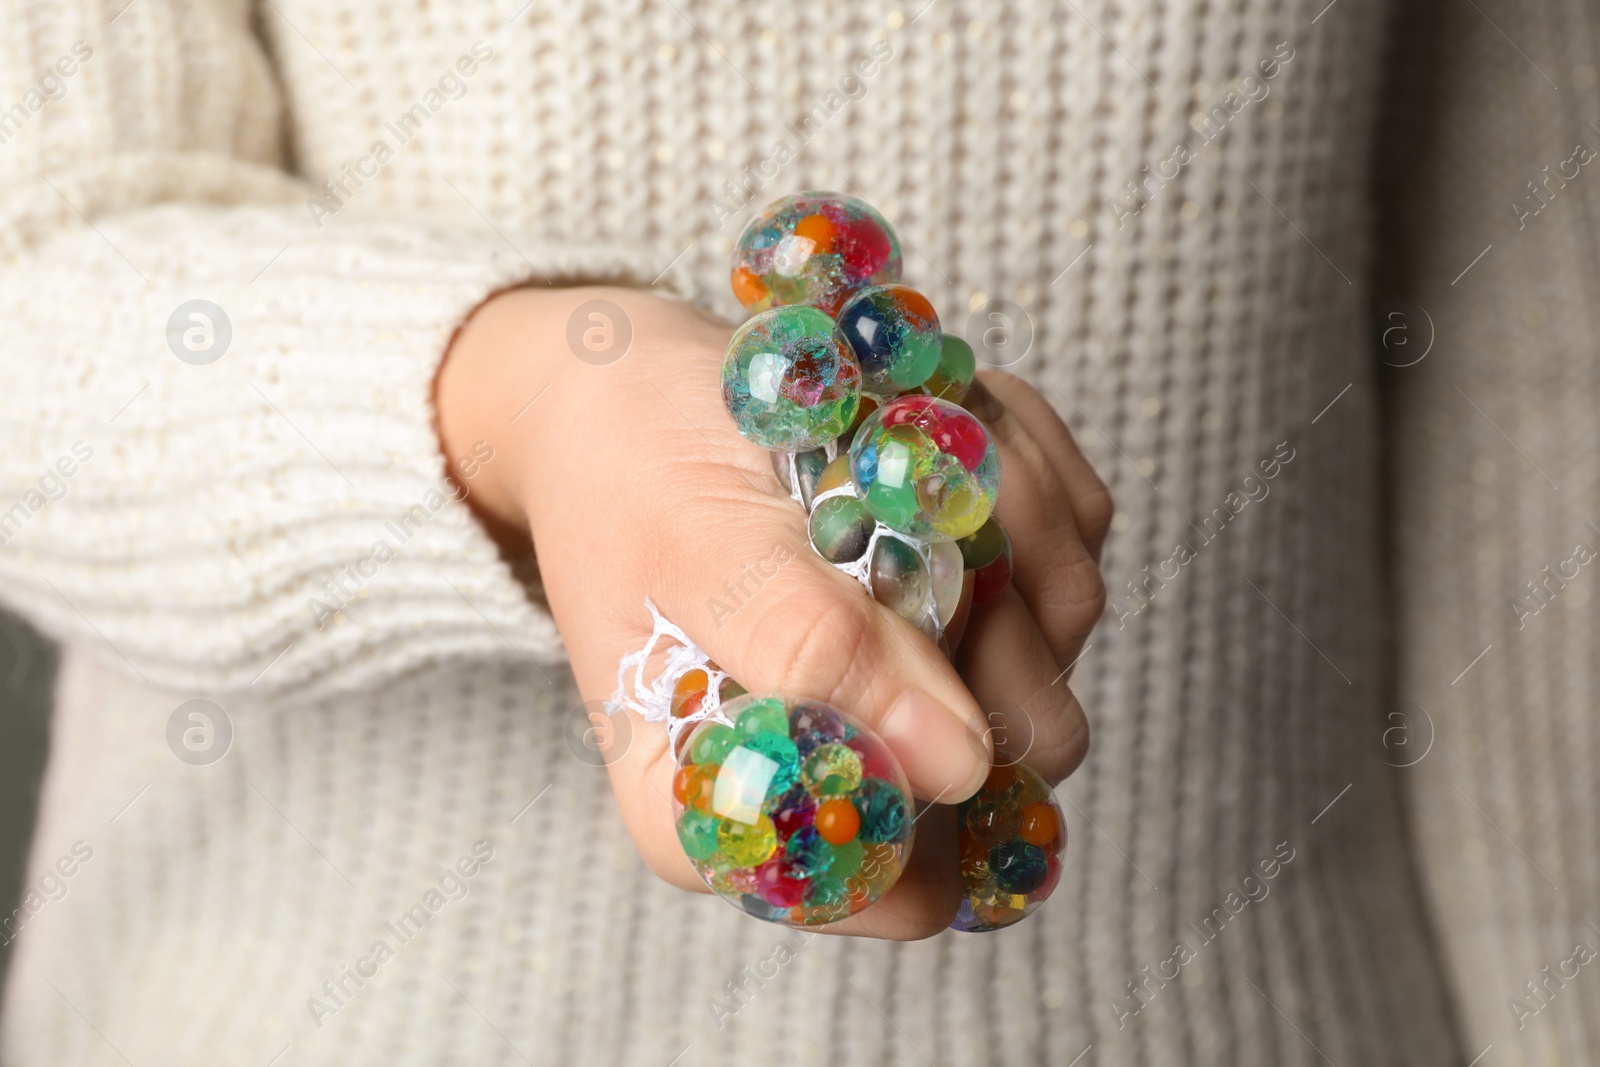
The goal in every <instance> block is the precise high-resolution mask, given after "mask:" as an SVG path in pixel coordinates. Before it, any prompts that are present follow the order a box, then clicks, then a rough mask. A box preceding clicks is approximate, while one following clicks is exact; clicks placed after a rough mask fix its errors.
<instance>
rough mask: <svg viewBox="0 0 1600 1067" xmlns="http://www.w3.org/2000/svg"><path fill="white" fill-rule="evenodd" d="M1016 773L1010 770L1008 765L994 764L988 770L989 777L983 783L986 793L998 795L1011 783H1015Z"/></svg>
mask: <svg viewBox="0 0 1600 1067" xmlns="http://www.w3.org/2000/svg"><path fill="white" fill-rule="evenodd" d="M1016 778H1017V772H1016V771H1014V770H1012V768H1011V764H1009V763H996V764H995V765H994V766H993V767H990V768H989V777H988V778H985V779H984V781H983V789H984V792H986V793H998V792H1000V791H1001V790H1002V789H1004V788H1005V787H1006V786H1008V785H1010V784H1011V783H1012V782H1014V781H1016Z"/></svg>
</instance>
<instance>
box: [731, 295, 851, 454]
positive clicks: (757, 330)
mask: <svg viewBox="0 0 1600 1067" xmlns="http://www.w3.org/2000/svg"><path fill="white" fill-rule="evenodd" d="M860 391H861V367H860V364H858V363H857V362H856V358H855V356H854V355H852V354H851V352H850V349H849V348H848V347H847V346H846V345H845V344H844V342H843V340H842V339H841V338H840V336H839V333H838V330H837V329H836V328H835V326H834V323H833V320H832V319H830V318H829V317H828V316H827V315H825V314H824V313H822V312H821V311H818V310H817V309H816V308H811V307H780V308H773V309H772V310H770V311H763V312H762V313H761V314H759V315H757V316H756V317H755V318H753V319H751V320H749V321H748V322H746V323H745V324H744V325H743V326H741V327H739V329H738V330H737V331H736V332H735V333H734V335H733V338H732V339H731V340H730V341H729V342H728V354H727V356H726V357H725V358H724V359H723V361H722V402H723V403H724V404H726V405H727V407H728V413H729V414H730V415H732V416H733V421H734V424H735V425H736V426H738V428H739V432H740V433H741V434H743V435H744V436H745V437H747V438H748V439H750V440H751V441H754V442H755V443H756V444H758V445H760V446H761V447H762V448H765V449H769V450H771V451H774V452H804V451H807V450H810V449H815V448H819V447H821V446H822V445H823V444H825V443H827V442H829V441H832V440H833V439H834V438H836V437H838V436H839V435H840V434H842V433H843V432H844V431H845V430H847V429H849V428H850V425H851V423H852V421H853V420H854V419H855V415H856V405H857V404H858V403H859V401H860V397H861V392H860Z"/></svg>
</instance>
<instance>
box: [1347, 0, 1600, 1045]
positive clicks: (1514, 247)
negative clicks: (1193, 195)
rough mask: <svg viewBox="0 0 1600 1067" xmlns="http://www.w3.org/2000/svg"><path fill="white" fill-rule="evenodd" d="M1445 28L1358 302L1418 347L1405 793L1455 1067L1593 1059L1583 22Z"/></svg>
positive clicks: (1412, 81) (1396, 85)
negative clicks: (1452, 1014) (1396, 316)
mask: <svg viewBox="0 0 1600 1067" xmlns="http://www.w3.org/2000/svg"><path fill="white" fill-rule="evenodd" d="M1441 7H1442V5H1437V4H1434V3H1431V2H1430V3H1422V4H1418V5H1416V6H1415V7H1413V8H1408V9H1407V11H1406V14H1405V17H1404V19H1403V20H1401V22H1400V24H1399V25H1398V27H1397V33H1396V36H1395V44H1394V48H1393V54H1394V55H1395V56H1397V57H1398V56H1405V57H1406V60H1405V61H1404V62H1397V63H1395V64H1394V65H1393V70H1394V77H1393V83H1392V84H1393V90H1394V91H1393V93H1392V95H1393V96H1395V97H1397V98H1403V99H1409V100H1411V101H1413V104H1412V106H1411V107H1409V108H1408V109H1406V112H1405V115H1406V117H1405V119H1404V120H1403V121H1399V122H1396V123H1394V124H1393V125H1392V126H1391V127H1390V129H1388V130H1387V131H1386V133H1385V136H1384V140H1383V142H1382V144H1383V151H1382V153H1381V164H1380V167H1379V170H1378V173H1379V175H1380V181H1379V185H1378V188H1379V190H1380V192H1381V194H1382V202H1383V203H1384V204H1385V212H1384V217H1383V219H1382V224H1381V226H1380V228H1379V232H1380V233H1382V234H1383V235H1384V236H1383V238H1382V240H1383V241H1384V243H1385V245H1386V252H1387V253H1388V254H1386V255H1385V256H1384V259H1383V269H1382V270H1381V271H1380V272H1379V273H1378V274H1377V276H1376V277H1377V282H1376V292H1375V295H1378V296H1381V297H1382V299H1383V300H1384V301H1392V302H1396V303H1395V306H1400V307H1410V308H1412V309H1424V310H1425V311H1426V314H1427V316H1428V317H1429V318H1431V320H1432V327H1431V331H1432V333H1433V349H1432V351H1431V352H1430V353H1429V355H1428V356H1427V358H1426V359H1424V360H1423V361H1422V362H1420V363H1417V364H1416V365H1415V366H1411V367H1406V368H1404V369H1396V370H1393V371H1390V372H1388V377H1389V378H1390V380H1391V383H1392V386H1393V397H1394V404H1393V410H1394V413H1395V426H1396V429H1397V431H1398V433H1397V435H1396V437H1395V444H1394V459H1395V462H1394V465H1393V469H1394V471H1395V484H1394V501H1395V516H1396V519H1397V521H1396V523H1395V526H1394V529H1395V547H1396V562H1395V573H1396V575H1397V577H1398V588H1399V593H1400V595H1399V608H1400V610H1399V613H1398V620H1399V632H1400V633H1401V634H1402V635H1403V640H1402V641H1401V645H1400V652H1401V655H1400V664H1401V671H1400V675H1399V678H1398V687H1397V695H1398V696H1399V697H1400V698H1402V699H1403V700H1404V701H1405V705H1404V706H1403V708H1402V711H1403V712H1405V713H1406V714H1408V715H1409V716H1410V717H1411V718H1412V719H1414V720H1415V721H1416V722H1417V723H1418V729H1419V733H1422V732H1424V731H1425V732H1426V733H1427V734H1428V736H1430V737H1431V739H1432V743H1433V748H1432V750H1431V751H1430V752H1429V754H1428V755H1427V757H1426V758H1425V759H1422V760H1421V761H1420V762H1418V763H1417V764H1416V766H1415V767H1414V768H1412V769H1410V770H1408V771H1407V772H1406V778H1405V789H1406V794H1407V798H1408V806H1409V807H1410V808H1411V810H1412V812H1413V823H1414V830H1413V837H1414V840H1415V841H1416V846H1417V858H1418V863H1417V866H1418V869H1419V871H1420V872H1421V874H1422V883H1423V887H1424V890H1425V894H1426V900H1427V907H1428V911H1429V914H1430V916H1431V919H1432V922H1433V926H1434V928H1435V930H1436V931H1437V938H1438V943H1439V945H1440V948H1441V950H1442V963H1443V964H1444V973H1445V974H1446V975H1447V977H1448V979H1449V982H1450V991H1451V993H1452V995H1453V998H1454V1001H1455V1003H1456V1004H1457V1006H1458V1014H1459V1018H1460V1020H1461V1025H1462V1032H1463V1035H1464V1036H1463V1046H1464V1049H1465V1051H1466V1053H1467V1055H1468V1056H1469V1057H1470V1056H1472V1055H1476V1054H1477V1053H1478V1052H1479V1051H1480V1050H1482V1049H1484V1048H1485V1047H1488V1046H1491V1045H1492V1046H1493V1049H1494V1051H1493V1052H1491V1053H1489V1055H1488V1056H1487V1057H1485V1062H1486V1063H1487V1062H1491V1059H1497V1060H1498V1062H1502V1063H1508V1064H1528V1065H1536V1064H1555V1063H1564V1064H1574V1063H1593V1062H1596V1057H1600V981H1596V980H1595V976H1594V967H1593V964H1594V963H1596V961H1600V855H1597V851H1596V847H1595V842H1596V837H1597V834H1600V823H1597V819H1600V815H1597V812H1600V806H1597V803H1600V801H1597V795H1596V785H1595V774H1594V767H1595V764H1596V762H1597V761H1600V730H1597V728H1596V725H1595V699H1596V690H1597V685H1600V680H1597V677H1596V674H1595V659H1594V649H1595V642H1596V634H1597V633H1600V596H1596V594H1595V589H1594V586H1593V584H1592V580H1593V578H1594V571H1595V568H1594V567H1593V566H1591V564H1592V563H1593V562H1594V561H1595V560H1596V559H1597V555H1596V553H1597V552H1600V533H1597V532H1596V527H1597V526H1600V468H1597V467H1596V464H1595V462H1594V456H1595V453H1596V448H1597V445H1600V428H1597V424H1596V421H1595V417H1594V412H1595V409H1596V404H1597V403H1600V365H1597V363H1596V361H1595V358H1594V351H1595V331H1596V323H1597V315H1600V312H1597V302H1596V301H1597V291H1596V278H1597V277H1600V273H1597V266H1600V251H1597V244H1596V234H1597V233H1600V181H1596V180H1595V177H1596V175H1595V174H1594V171H1595V169H1596V168H1595V166H1594V163H1595V162H1596V161H1600V129H1597V128H1596V125H1595V124H1596V123H1597V122H1600V92H1597V90H1596V82H1597V74H1596V71H1597V68H1600V12H1597V11H1596V9H1595V8H1594V6H1593V5H1589V4H1578V3H1548V4H1538V5H1532V6H1529V7H1519V6H1516V5H1511V4H1485V5H1484V6H1483V12H1482V15H1481V17H1480V16H1479V15H1476V14H1475V15H1473V16H1471V17H1468V18H1464V19H1462V18H1447V19H1445V20H1444V21H1443V22H1435V23H1433V24H1431V25H1430V24H1429V19H1430V18H1433V17H1435V16H1437V15H1438V14H1440V8H1441ZM1413 313H1414V312H1413ZM1422 329H1429V327H1425V326H1424V327H1422ZM1446 620H1448V621H1446ZM1411 758H1415V757H1411ZM1501 1057H1503V1058H1501Z"/></svg>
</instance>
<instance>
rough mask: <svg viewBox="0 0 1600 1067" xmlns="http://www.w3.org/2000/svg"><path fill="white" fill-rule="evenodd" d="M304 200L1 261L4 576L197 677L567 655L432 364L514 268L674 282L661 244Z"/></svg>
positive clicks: (204, 684)
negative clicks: (373, 214)
mask: <svg viewBox="0 0 1600 1067" xmlns="http://www.w3.org/2000/svg"><path fill="white" fill-rule="evenodd" d="M300 213H301V209H300V208H298V207H293V206H281V207H244V208H226V209H223V208H218V209H208V208H202V207H194V206H165V207H158V208H153V209H149V210H145V211H139V212H136V213H131V214H125V215H121V216H115V217H112V218H106V219H102V220H100V221H99V222H98V223H97V229H96V230H92V231H91V230H75V231H72V232H68V233H64V234H61V235H60V236H58V237H56V238H54V239H53V240H50V241H48V242H46V243H44V244H43V245H41V246H39V247H36V248H35V249H34V251H33V253H32V254H30V255H29V256H28V257H27V258H26V259H25V260H22V261H21V262H18V263H14V264H12V265H10V266H8V267H7V268H5V269H4V270H3V271H0V321H4V322H6V323H7V324H8V328H9V329H10V331H11V336H10V337H9V338H8V339H7V343H6V344H5V346H4V349H3V352H0V395H3V396H5V397H7V401H6V403H5V404H4V405H3V410H0V436H3V437H4V439H5V440H6V441H7V447H6V449H5V450H4V456H3V458H0V592H3V595H4V597H5V599H6V600H7V602H8V603H9V604H11V605H12V606H14V607H15V608H17V609H18V610H20V611H22V612H23V613H25V614H26V615H28V616H29V617H30V618H31V619H32V620H33V621H35V622H36V623H37V624H38V625H39V626H40V627H41V628H43V629H44V630H45V631H46V632H49V633H51V634H52V635H53V636H55V637H57V638H58V639H62V640H66V641H72V642H76V643H78V644H81V645H84V646H85V647H88V648H90V649H96V650H98V651H99V652H100V653H101V654H102V658H104V659H106V660H107V662H109V663H111V664H113V665H114V666H117V667H119V668H122V669H125V670H127V671H130V672H131V673H133V674H134V675H136V676H138V677H141V678H143V679H145V680H147V681H149V682H151V683H155V684H159V685H163V686H168V687H171V688H176V689H182V690H197V691H208V692H213V693H222V692H226V691H229V690H242V689H246V688H249V687H252V686H253V687H254V688H255V689H258V690H267V689H273V690H285V689H307V688H309V689H312V690H341V689H347V688H353V687H361V686H369V685H374V684H377V683H379V682H381V681H382V680H384V679H386V678H388V677H391V676H393V675H396V674H399V673H401V672H404V671H408V670H411V669H414V668H417V667H419V666H422V665H424V664H427V663H430V662H436V661H439V660H442V659H447V658H452V657H494V656H511V657H522V658H524V659H527V660H529V661H530V662H535V663H548V662H553V661H556V660H558V659H559V658H560V656H561V651H560V642H559V637H558V635H557V633H556V630H555V626H554V623H553V622H552V620H551V618H550V616H549V614H548V612H547V611H545V610H543V609H542V608H541V607H539V606H537V605H536V604H535V603H533V602H532V601H530V599H529V597H528V592H527V589H526V587H525V586H524V585H523V584H522V583H521V582H519V581H518V580H517V579H516V577H514V575H513V574H512V572H511V569H510V567H509V566H508V565H507V564H506V563H505V562H504V561H503V560H502V559H501V558H500V556H499V553H498V551H497V549H496V547H495V545H494V543H493V542H492V541H491V540H490V538H489V537H488V536H487V534H486V533H485V531H484V530H483V528H482V527H481V526H480V524H479V523H478V521H477V520H476V518H475V517H474V515H473V514H472V513H471V511H470V510H469V508H468V507H467V505H466V504H465V503H464V502H463V501H462V500H461V499H458V490H456V489H454V488H453V483H452V482H451V481H450V480H449V478H448V477H447V473H446V463H445V459H444V457H443V455H442V453H441V451H440V447H439V442H438V435H437V432H436V428H435V419H434V411H433V400H432V387H433V380H434V376H435V374H436V372H437V370H438V367H439V363H440V360H441V359H442V357H443V354H444V352H445V351H446V349H447V348H448V346H449V342H450V339H451V336H452V334H453V332H454V331H455V329H456V328H457V327H458V326H459V325H460V324H461V323H462V322H463V321H464V320H465V318H466V317H467V316H468V315H469V314H470V313H471V312H472V311H473V310H474V309H475V308H476V307H477V306H478V305H479V304H480V303H481V302H482V301H483V300H485V299H486V298H487V297H488V296H489V295H491V294H492V293H494V292H496V291H497V290H500V289H504V288H507V287H510V286H514V285H517V284H522V283H526V282H532V283H534V284H546V283H548V284H554V285H566V284H577V283H580V282H582V283H589V282H600V283H608V284H622V285H635V286H649V285H651V284H653V282H654V281H655V280H656V279H655V277H654V274H655V272H656V271H657V270H659V268H660V264H658V263H654V262H653V261H647V260H646V258H645V257H642V256H639V255H636V254H630V253H628V252H624V251H623V250H620V249H617V248H608V247H603V246H602V247H583V246H572V245H562V246H560V247H543V246H540V245H539V244H538V243H537V242H533V241H528V240H521V239H519V240H518V241H517V242H516V245H515V246H513V245H512V244H511V242H510V241H509V240H508V239H507V238H506V237H504V236H502V235H500V234H498V233H494V232H486V233H464V232H460V231H451V232H435V231H430V230H427V229H425V228H421V227H418V226H410V225H394V224H385V223H362V222H348V223H347V222H345V221H344V220H340V222H339V224H338V225H337V226H330V227H328V228H327V229H326V230H324V231H321V232H319V233H318V234H317V236H316V237H315V238H314V239H313V238H297V239H291V237H292V236H293V235H294V234H296V233H303V232H304V227H303V222H302V221H301V219H300V217H299V216H300ZM201 301H203V303H199V302H201ZM196 316H198V317H196ZM529 399H530V400H531V399H532V398H531V397H530V398H529ZM482 456H483V454H482V453H480V457H482ZM483 458H484V462H490V463H492V462H493V459H492V458H488V457H483ZM461 473H462V474H463V475H466V474H467V473H468V472H466V471H463V472H461ZM464 481H465V484H467V485H469V486H470V484H471V482H470V478H466V479H464Z"/></svg>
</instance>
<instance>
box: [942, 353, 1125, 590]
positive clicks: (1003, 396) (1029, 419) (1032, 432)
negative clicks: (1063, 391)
mask: <svg viewBox="0 0 1600 1067" xmlns="http://www.w3.org/2000/svg"><path fill="white" fill-rule="evenodd" d="M973 391H974V393H975V394H976V396H975V397H974V396H972V395H969V398H968V399H969V400H971V401H972V404H974V405H976V407H974V408H973V410H974V411H975V412H977V413H978V417H979V418H981V419H983V420H984V421H985V422H986V423H991V429H993V428H994V425H992V424H999V425H1000V426H1001V432H1004V430H1005V415H1006V414H1009V415H1011V416H1013V417H1014V418H1015V419H1016V422H1017V423H1018V424H1019V425H1020V426H1021V428H1022V429H1023V430H1024V431H1025V432H1026V433H1027V434H1028V435H1029V436H1030V437H1031V438H1032V439H1033V441H1034V442H1036V443H1037V444H1038V446H1039V449H1040V451H1041V452H1042V454H1043V457H1044V459H1045V461H1046V462H1048V464H1049V465H1050V467H1051V469H1052V470H1053V471H1054V472H1055V474H1056V477H1057V478H1058V479H1060V482H1061V484H1062V485H1063V486H1064V487H1065V488H1066V491H1067V496H1068V499H1069V500H1070V501H1071V505H1072V512H1073V515H1074V517H1075V518H1076V519H1077V523H1078V529H1079V533H1080V534H1081V535H1082V538H1083V543H1084V545H1085V546H1086V547H1087V548H1088V550H1089V555H1090V556H1092V557H1093V558H1094V560H1095V562H1097V563H1098V562H1099V560H1100V549H1101V547H1102V546H1103V545H1104V544H1105V539H1106V534H1107V533H1108V532H1109V531H1110V529H1111V518H1112V515H1113V514H1115V510H1116V509H1115V505H1114V504H1113V501H1112V499H1111V492H1110V490H1108V489H1107V488H1106V485H1105V482H1103V481H1101V480H1100V476H1099V475H1098V474H1096V473H1095V471H1094V468H1093V467H1092V466H1090V464H1089V461H1088V459H1087V458H1085V456H1084V454H1083V452H1082V450H1081V449H1079V448H1078V443H1077V441H1075V440H1074V439H1073V437H1072V431H1071V430H1069V429H1067V424H1066V423H1065V422H1063V421H1061V416H1060V415H1058V414H1057V413H1056V410H1055V408H1053V407H1051V405H1050V403H1049V401H1047V400H1046V399H1045V398H1044V397H1043V396H1041V395H1040V394H1039V392H1038V391H1037V390H1035V389H1034V388H1033V387H1032V386H1031V385H1029V384H1028V383H1027V382H1025V381H1023V380H1022V379H1021V378H1018V377H1017V376H1016V375H1014V374H1008V373H1006V372H1005V371H984V372H983V374H982V375H980V376H979V380H978V381H977V382H974V383H973ZM980 408H981V409H984V410H986V411H988V412H989V414H987V415H986V414H983V413H982V412H980V411H978V409H980ZM1002 496H1004V494H1002Z"/></svg>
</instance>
